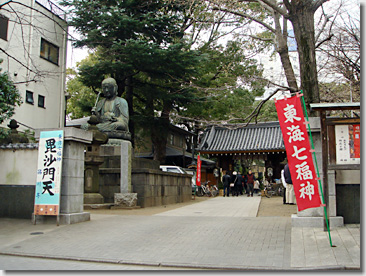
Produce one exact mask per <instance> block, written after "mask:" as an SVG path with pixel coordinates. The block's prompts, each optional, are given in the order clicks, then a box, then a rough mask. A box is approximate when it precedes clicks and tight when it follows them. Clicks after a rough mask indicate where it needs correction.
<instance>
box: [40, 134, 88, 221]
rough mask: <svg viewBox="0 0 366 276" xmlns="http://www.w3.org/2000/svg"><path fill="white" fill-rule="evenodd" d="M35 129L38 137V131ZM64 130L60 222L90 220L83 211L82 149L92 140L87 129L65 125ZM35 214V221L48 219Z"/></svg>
mask: <svg viewBox="0 0 366 276" xmlns="http://www.w3.org/2000/svg"><path fill="white" fill-rule="evenodd" d="M51 130H56V129H44V130H37V131H36V135H35V136H36V138H39V135H40V131H51ZM63 130H64V152H63V159H62V178H61V199H60V224H73V223H78V222H83V221H88V220H90V213H86V212H84V208H83V201H84V150H85V144H90V143H91V142H92V138H93V137H92V133H91V132H89V131H85V130H81V129H77V128H73V127H66V128H64V129H63ZM38 217H40V216H37V221H39V220H45V219H49V218H46V216H42V217H40V218H38Z"/></svg>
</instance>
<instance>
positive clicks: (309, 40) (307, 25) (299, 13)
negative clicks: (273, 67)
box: [290, 1, 320, 110]
mask: <svg viewBox="0 0 366 276" xmlns="http://www.w3.org/2000/svg"><path fill="white" fill-rule="evenodd" d="M295 3H296V4H293V5H294V6H293V7H292V9H291V10H290V21H291V22H292V25H293V28H294V33H295V38H296V42H297V47H298V53H299V61H300V75H301V89H302V90H303V93H304V98H305V102H306V105H307V106H309V104H310V103H319V101H320V100H319V87H318V72H317V66H316V56H315V36H314V33H315V30H314V11H313V9H312V6H311V4H309V3H311V2H306V3H304V2H302V1H297V2H295ZM308 110H310V109H309V108H308Z"/></svg>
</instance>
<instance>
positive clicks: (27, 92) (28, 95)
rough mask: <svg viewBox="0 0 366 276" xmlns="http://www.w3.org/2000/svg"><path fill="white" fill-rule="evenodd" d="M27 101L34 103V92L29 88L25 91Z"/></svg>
mask: <svg viewBox="0 0 366 276" xmlns="http://www.w3.org/2000/svg"><path fill="white" fill-rule="evenodd" d="M25 101H26V102H27V103H29V104H34V100H33V92H31V91H28V90H27V91H26V92H25Z"/></svg>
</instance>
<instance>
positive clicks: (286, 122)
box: [276, 96, 321, 211]
mask: <svg viewBox="0 0 366 276" xmlns="http://www.w3.org/2000/svg"><path fill="white" fill-rule="evenodd" d="M276 109H277V115H278V120H279V122H280V127H281V131H282V136H283V140H284V143H285V148H286V154H287V160H288V165H289V168H290V173H291V179H292V183H293V185H294V190H295V196H296V201H297V208H298V210H299V211H302V210H305V209H308V208H316V207H320V206H321V200H320V195H319V187H318V178H317V175H316V171H315V167H314V162H313V158H312V154H311V147H310V140H309V136H308V133H307V129H306V123H305V118H304V114H303V110H302V106H301V101H300V97H299V96H294V97H291V98H285V99H282V100H277V101H276Z"/></svg>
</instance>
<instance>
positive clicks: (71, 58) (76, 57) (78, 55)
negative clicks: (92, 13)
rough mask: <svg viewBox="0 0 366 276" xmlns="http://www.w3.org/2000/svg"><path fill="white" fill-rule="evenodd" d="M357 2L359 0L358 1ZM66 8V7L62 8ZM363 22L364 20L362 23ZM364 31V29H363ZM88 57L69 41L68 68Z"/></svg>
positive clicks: (362, 2) (365, 1) (74, 66)
mask: <svg viewBox="0 0 366 276" xmlns="http://www.w3.org/2000/svg"><path fill="white" fill-rule="evenodd" d="M328 1H329V2H331V1H334V0H328ZM335 1H341V0H335ZM356 1H357V0H356ZM58 2H59V1H56V3H58ZM359 2H360V3H361V4H362V5H363V7H365V6H366V5H365V4H366V0H359ZM62 8H64V7H62ZM361 22H363V20H362V21H361ZM363 29H364V28H363ZM69 31H70V33H71V34H72V36H74V37H75V36H76V37H77V34H76V33H75V32H73V30H72V29H71V28H70V29H69ZM87 56H88V50H87V49H85V48H84V49H80V48H74V47H72V45H71V41H68V48H67V68H69V67H73V68H76V63H77V62H80V61H81V60H83V59H84V58H86V57H87Z"/></svg>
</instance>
